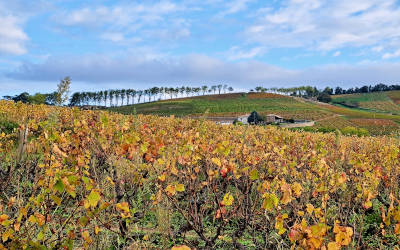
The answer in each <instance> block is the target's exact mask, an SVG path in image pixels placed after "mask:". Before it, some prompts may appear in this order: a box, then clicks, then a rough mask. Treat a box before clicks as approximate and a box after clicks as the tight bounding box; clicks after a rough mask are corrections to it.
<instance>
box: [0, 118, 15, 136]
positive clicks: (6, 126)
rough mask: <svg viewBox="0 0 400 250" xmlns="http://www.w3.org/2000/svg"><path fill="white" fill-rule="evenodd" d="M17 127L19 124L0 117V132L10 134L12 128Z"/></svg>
mask: <svg viewBox="0 0 400 250" xmlns="http://www.w3.org/2000/svg"><path fill="white" fill-rule="evenodd" d="M18 127H19V125H18V124H17V123H15V122H11V121H7V120H5V119H1V118H0V132H4V133H6V134H11V133H12V132H13V131H14V129H16V128H18Z"/></svg>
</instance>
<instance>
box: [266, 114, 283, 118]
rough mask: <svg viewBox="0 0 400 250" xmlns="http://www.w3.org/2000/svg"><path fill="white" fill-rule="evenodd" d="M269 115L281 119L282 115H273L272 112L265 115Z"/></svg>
mask: <svg viewBox="0 0 400 250" xmlns="http://www.w3.org/2000/svg"><path fill="white" fill-rule="evenodd" d="M271 116H273V117H275V118H278V119H283V117H282V116H279V115H274V114H268V115H267V117H271Z"/></svg>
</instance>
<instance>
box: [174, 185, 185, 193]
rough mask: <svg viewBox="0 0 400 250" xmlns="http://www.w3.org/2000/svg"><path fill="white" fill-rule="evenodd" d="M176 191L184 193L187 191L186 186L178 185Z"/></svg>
mask: <svg viewBox="0 0 400 250" xmlns="http://www.w3.org/2000/svg"><path fill="white" fill-rule="evenodd" d="M175 189H176V191H178V192H183V191H185V185H183V184H176V186H175Z"/></svg>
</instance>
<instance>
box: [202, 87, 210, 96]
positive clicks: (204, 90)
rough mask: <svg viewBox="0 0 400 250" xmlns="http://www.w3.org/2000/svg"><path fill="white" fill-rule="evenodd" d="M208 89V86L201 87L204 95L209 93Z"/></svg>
mask: <svg viewBox="0 0 400 250" xmlns="http://www.w3.org/2000/svg"><path fill="white" fill-rule="evenodd" d="M207 89H208V86H207V85H203V86H201V90H202V91H203V95H204V94H205V93H206V92H207Z"/></svg>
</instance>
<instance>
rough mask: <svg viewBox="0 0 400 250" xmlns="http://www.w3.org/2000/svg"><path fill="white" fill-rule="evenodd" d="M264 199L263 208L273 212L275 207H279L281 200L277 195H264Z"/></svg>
mask: <svg viewBox="0 0 400 250" xmlns="http://www.w3.org/2000/svg"><path fill="white" fill-rule="evenodd" d="M264 198H265V199H264V203H263V208H264V209H265V210H268V211H270V212H271V211H272V209H273V208H274V207H276V206H278V202H279V199H278V197H276V195H275V194H268V193H266V194H264Z"/></svg>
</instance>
